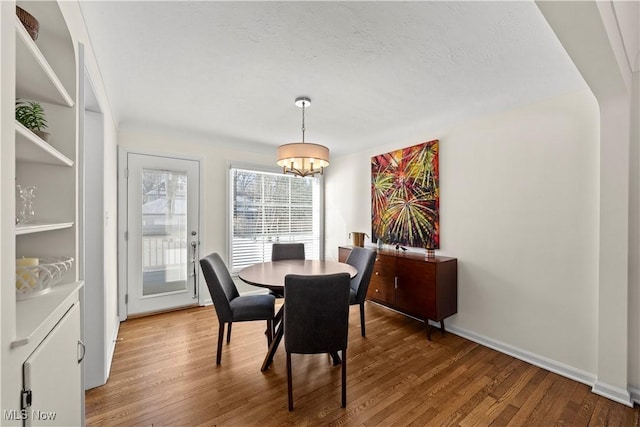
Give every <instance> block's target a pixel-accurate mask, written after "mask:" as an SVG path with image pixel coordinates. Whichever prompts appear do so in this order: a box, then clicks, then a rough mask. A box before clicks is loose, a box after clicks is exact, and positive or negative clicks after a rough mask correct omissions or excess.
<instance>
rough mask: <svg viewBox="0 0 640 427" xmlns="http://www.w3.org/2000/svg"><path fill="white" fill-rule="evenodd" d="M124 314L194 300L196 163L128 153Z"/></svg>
mask: <svg viewBox="0 0 640 427" xmlns="http://www.w3.org/2000/svg"><path fill="white" fill-rule="evenodd" d="M126 175H127V233H126V239H127V287H128V289H127V297H126V298H125V301H126V302H127V314H128V315H131V314H142V313H151V312H155V311H162V310H168V309H173V308H178V307H183V306H188V305H193V304H197V302H198V274H197V272H198V259H199V254H198V234H199V230H198V221H199V219H198V215H199V211H200V209H199V194H200V189H199V182H200V163H199V162H198V161H195V160H186V159H177V158H171V157H162V156H152V155H144V154H136V153H128V154H127V174H126Z"/></svg>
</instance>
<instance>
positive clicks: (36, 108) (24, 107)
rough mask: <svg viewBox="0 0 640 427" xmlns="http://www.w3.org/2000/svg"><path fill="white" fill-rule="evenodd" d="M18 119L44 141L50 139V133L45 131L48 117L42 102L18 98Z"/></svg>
mask: <svg viewBox="0 0 640 427" xmlns="http://www.w3.org/2000/svg"><path fill="white" fill-rule="evenodd" d="M16 120H17V121H18V122H20V123H21V124H22V125H23V126H24V127H26V128H27V129H29V130H30V131H32V132H33V133H35V134H36V135H38V136H39V137H40V138H42V139H43V140H44V141H49V136H50V134H49V133H48V132H45V131H44V129H46V128H47V119H45V117H44V109H43V108H42V105H40V103H38V102H35V101H21V100H20V99H16Z"/></svg>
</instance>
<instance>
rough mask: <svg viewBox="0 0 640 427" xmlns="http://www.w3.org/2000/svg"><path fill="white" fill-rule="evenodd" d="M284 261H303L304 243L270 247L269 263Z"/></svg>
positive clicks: (277, 244)
mask: <svg viewBox="0 0 640 427" xmlns="http://www.w3.org/2000/svg"><path fill="white" fill-rule="evenodd" d="M284 259H304V243H274V244H273V246H272V247H271V261H281V260H284Z"/></svg>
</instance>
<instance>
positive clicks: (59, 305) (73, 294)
mask: <svg viewBox="0 0 640 427" xmlns="http://www.w3.org/2000/svg"><path fill="white" fill-rule="evenodd" d="M82 285H83V282H73V283H66V284H61V285H56V286H54V287H53V288H51V291H50V292H48V293H46V294H43V295H39V296H37V297H33V298H31V299H26V300H22V301H17V302H16V338H15V339H14V340H13V341H11V348H16V347H21V346H23V345H26V344H28V343H29V342H31V341H32V340H33V339H34V338H35V337H36V336H41V338H42V337H43V336H44V335H46V334H47V333H48V332H49V331H50V330H51V329H53V327H54V326H55V325H56V323H58V321H59V320H60V319H61V318H62V316H64V314H65V313H66V312H67V311H68V310H69V308H71V306H72V305H73V304H74V303H75V302H76V301H78V291H79V290H80V288H81V287H82ZM41 338H40V339H41Z"/></svg>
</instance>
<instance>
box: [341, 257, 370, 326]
mask: <svg viewBox="0 0 640 427" xmlns="http://www.w3.org/2000/svg"><path fill="white" fill-rule="evenodd" d="M376 255H377V253H376V252H375V251H372V250H370V249H365V248H360V247H355V246H354V247H353V249H351V253H350V254H349V256H348V257H347V261H346V262H347V264H349V265H351V266H353V267H355V268H356V270H358V274H357V275H356V276H355V277H354V278H353V279H351V290H350V292H349V305H356V304H357V305H359V306H360V333H361V334H362V336H363V337H364V336H365V333H366V331H365V326H364V300H365V298H366V297H367V290H368V289H369V282H370V281H371V273H372V272H373V266H374V264H375V262H376Z"/></svg>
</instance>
